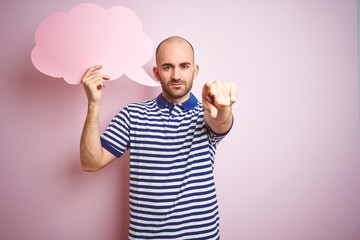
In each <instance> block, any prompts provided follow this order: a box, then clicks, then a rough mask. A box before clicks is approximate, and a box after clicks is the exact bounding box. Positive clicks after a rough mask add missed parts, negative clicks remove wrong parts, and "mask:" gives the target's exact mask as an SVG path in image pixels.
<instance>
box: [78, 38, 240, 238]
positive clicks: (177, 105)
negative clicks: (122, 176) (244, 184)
mask: <svg viewBox="0 0 360 240" xmlns="http://www.w3.org/2000/svg"><path fill="white" fill-rule="evenodd" d="M194 60H195V58H194V49H193V47H192V45H191V44H190V43H189V42H188V41H187V40H186V39H184V38H181V37H178V36H174V37H170V38H167V39H165V40H164V41H162V42H161V43H160V44H159V46H158V47H157V49H156V66H155V67H154V68H153V73H154V76H155V78H156V79H157V80H158V81H159V82H160V83H161V87H162V92H161V94H159V95H158V96H157V97H156V98H154V99H151V100H148V101H146V102H142V103H135V104H128V105H127V106H126V107H125V108H123V109H122V110H121V111H120V112H119V113H118V114H116V115H115V117H114V118H113V119H112V121H111V123H110V124H109V126H108V128H107V129H106V130H105V132H104V133H103V134H101V135H100V130H99V109H100V100H101V94H102V89H103V87H105V82H106V80H107V79H109V78H110V77H109V76H107V75H106V74H104V73H101V72H98V70H99V69H101V66H100V65H96V66H93V67H90V68H89V69H88V70H87V72H86V73H85V74H84V77H83V79H82V83H83V85H84V88H85V91H86V94H87V98H88V113H87V117H86V121H85V125H84V129H83V132H82V136H81V143H80V158H81V164H82V167H83V169H84V170H85V171H98V170H100V169H102V168H103V167H105V166H106V165H107V164H109V163H110V162H111V161H113V160H114V159H116V158H119V157H121V156H122V154H123V153H124V152H125V151H127V149H130V227H129V239H134V240H135V239H206V240H211V239H220V234H219V213H218V204H217V198H216V192H215V184H214V176H213V168H214V160H215V150H216V147H217V145H218V143H219V142H220V141H221V140H222V139H223V138H224V137H225V136H226V134H227V133H228V132H229V131H230V129H231V127H232V124H233V115H232V107H231V106H232V104H234V103H235V101H236V96H237V90H236V86H235V85H234V84H233V83H228V82H221V81H214V82H212V83H205V85H204V87H203V91H202V104H201V103H200V102H199V101H198V100H197V99H196V97H195V96H194V95H193V94H192V93H191V88H192V85H193V81H194V80H195V79H196V77H197V75H198V72H199V66H198V65H197V64H195V61H194Z"/></svg>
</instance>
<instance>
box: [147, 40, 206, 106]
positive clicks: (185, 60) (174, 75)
mask: <svg viewBox="0 0 360 240" xmlns="http://www.w3.org/2000/svg"><path fill="white" fill-rule="evenodd" d="M157 65H158V66H157V67H154V75H155V77H156V79H157V80H158V81H160V83H161V86H162V90H163V91H162V93H163V96H164V97H165V98H166V99H167V100H168V101H171V102H174V103H181V102H184V101H186V100H187V99H188V98H189V97H190V90H191V88H192V85H193V80H194V79H195V78H196V76H197V73H198V70H199V67H198V66H197V65H195V66H194V55H193V51H192V49H191V47H190V46H189V44H188V43H186V42H183V41H171V42H165V43H163V44H162V45H161V46H160V48H159V52H158V55H157Z"/></svg>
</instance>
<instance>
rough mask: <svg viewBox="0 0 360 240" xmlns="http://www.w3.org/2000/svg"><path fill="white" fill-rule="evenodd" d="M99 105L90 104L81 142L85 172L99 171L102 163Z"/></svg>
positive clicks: (81, 155) (81, 154)
mask: <svg viewBox="0 0 360 240" xmlns="http://www.w3.org/2000/svg"><path fill="white" fill-rule="evenodd" d="M99 109H100V105H98V104H93V105H91V104H89V106H88V113H87V116H86V120H85V124H84V128H83V131H82V134H81V141H80V159H81V165H82V168H83V169H84V170H85V171H97V170H99V169H100V166H101V161H102V147H101V142H100V128H99Z"/></svg>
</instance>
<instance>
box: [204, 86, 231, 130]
mask: <svg viewBox="0 0 360 240" xmlns="http://www.w3.org/2000/svg"><path fill="white" fill-rule="evenodd" d="M236 98H237V89H236V86H235V84H234V83H229V82H220V81H214V82H212V83H205V85H204V87H203V91H202V105H203V108H204V119H205V122H206V123H207V125H208V126H209V127H210V128H211V129H212V130H213V131H214V132H215V133H217V134H224V133H226V132H228V131H229V130H230V128H231V126H232V121H233V115H232V107H231V106H232V105H233V104H234V103H235V101H236Z"/></svg>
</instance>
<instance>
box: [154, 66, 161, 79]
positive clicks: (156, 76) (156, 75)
mask: <svg viewBox="0 0 360 240" xmlns="http://www.w3.org/2000/svg"><path fill="white" fill-rule="evenodd" d="M153 74H154V77H155V78H156V80H158V81H159V82H160V77H159V69H158V67H157V66H154V67H153Z"/></svg>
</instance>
